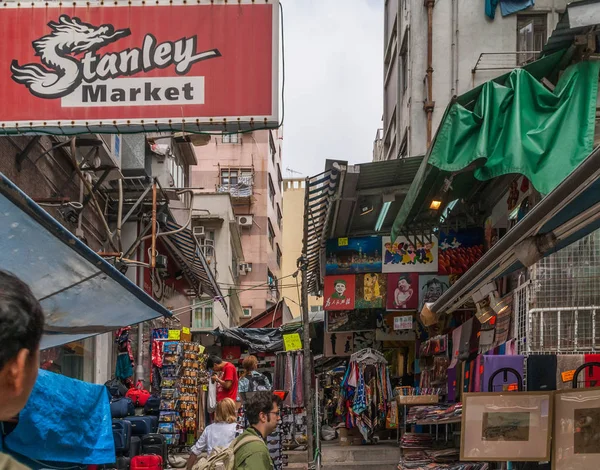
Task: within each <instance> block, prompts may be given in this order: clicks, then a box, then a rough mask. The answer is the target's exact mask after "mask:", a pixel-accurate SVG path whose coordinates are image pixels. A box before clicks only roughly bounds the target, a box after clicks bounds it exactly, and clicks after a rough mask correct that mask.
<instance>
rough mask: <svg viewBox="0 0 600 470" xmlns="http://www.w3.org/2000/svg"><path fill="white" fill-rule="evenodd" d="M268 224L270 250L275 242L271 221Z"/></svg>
mask: <svg viewBox="0 0 600 470" xmlns="http://www.w3.org/2000/svg"><path fill="white" fill-rule="evenodd" d="M268 224H269V227H268V228H269V245H271V248H273V241H274V240H275V230H273V224H272V223H271V221H270V220H269V221H268Z"/></svg>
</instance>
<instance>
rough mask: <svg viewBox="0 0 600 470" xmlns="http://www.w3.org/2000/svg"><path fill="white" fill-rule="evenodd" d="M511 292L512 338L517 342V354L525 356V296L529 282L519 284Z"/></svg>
mask: <svg viewBox="0 0 600 470" xmlns="http://www.w3.org/2000/svg"><path fill="white" fill-rule="evenodd" d="M520 280H521V279H519V287H517V288H516V289H515V290H514V292H513V312H514V319H515V322H514V335H513V336H514V337H515V338H516V340H517V352H518V354H525V353H526V351H527V341H526V339H527V313H528V310H527V307H528V301H527V294H528V292H529V290H528V289H529V282H527V283H526V284H521V283H520Z"/></svg>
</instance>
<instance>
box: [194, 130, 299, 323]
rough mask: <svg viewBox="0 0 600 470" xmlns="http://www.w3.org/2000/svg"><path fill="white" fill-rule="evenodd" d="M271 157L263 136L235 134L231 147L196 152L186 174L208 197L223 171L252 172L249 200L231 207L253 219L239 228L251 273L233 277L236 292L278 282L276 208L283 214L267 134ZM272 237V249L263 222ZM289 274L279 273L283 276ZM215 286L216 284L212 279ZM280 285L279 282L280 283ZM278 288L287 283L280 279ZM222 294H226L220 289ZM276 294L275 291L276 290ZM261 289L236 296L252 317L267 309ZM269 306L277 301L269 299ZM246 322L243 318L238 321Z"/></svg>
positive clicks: (276, 160) (277, 166)
mask: <svg viewBox="0 0 600 470" xmlns="http://www.w3.org/2000/svg"><path fill="white" fill-rule="evenodd" d="M272 136H273V143H274V146H275V150H276V151H275V153H274V154H273V152H272V151H271V145H270V143H269V131H267V130H263V131H255V132H252V133H246V134H239V135H238V136H237V139H238V142H237V143H224V142H223V138H222V136H212V138H211V141H210V142H209V143H208V145H206V146H203V147H196V155H197V158H198V165H197V166H196V167H192V168H191V186H192V187H193V188H201V190H204V191H206V192H214V191H215V190H218V186H220V174H221V171H222V170H228V169H238V168H239V169H242V168H243V169H250V168H252V169H253V171H254V186H253V193H252V197H251V198H247V199H246V200H235V201H234V206H233V209H234V213H235V215H250V214H251V215H253V218H254V223H253V225H252V227H240V232H241V238H242V247H243V251H244V259H245V262H247V263H252V272H250V273H248V274H246V275H244V276H240V277H239V282H240V289H242V290H243V289H248V288H250V287H253V286H257V285H259V284H265V283H266V282H267V273H268V270H270V271H271V273H272V274H273V275H274V276H276V277H277V279H278V280H279V279H280V278H281V277H282V273H281V268H280V266H279V265H278V263H277V246H278V245H279V248H280V250H281V251H283V246H282V231H281V227H280V226H279V225H278V217H277V207H278V206H279V210H280V211H281V213H283V197H282V185H281V184H280V183H279V175H280V174H281V171H283V170H282V169H281V164H282V163H281V139H279V134H278V132H277V131H272ZM269 177H270V178H271V181H272V182H273V187H274V188H275V197H274V203H273V204H272V203H271V201H270V199H269ZM268 221H270V222H271V225H272V227H273V232H274V233H275V237H274V242H273V247H271V245H270V243H269V240H268V225H269V222H268ZM286 274H291V273H283V275H286ZM217 282H218V279H217ZM280 282H281V281H280ZM282 282H283V283H286V282H287V283H289V282H290V281H289V279H284V280H283V281H282ZM222 290H223V291H224V292H226V291H227V289H226V288H223V289H222ZM280 291H281V289H280ZM268 299H270V300H273V299H272V298H271V296H270V295H269V292H268V290H267V286H266V285H264V286H261V287H257V288H256V289H253V290H248V291H246V292H241V293H240V302H241V304H242V306H243V307H251V308H252V317H254V316H256V315H259V314H260V313H262V312H263V311H265V310H266V309H267V308H268V307H270V306H271V305H273V303H268V302H267V301H268ZM274 300H275V301H276V300H277V299H274ZM242 321H243V322H244V321H247V318H245V319H242Z"/></svg>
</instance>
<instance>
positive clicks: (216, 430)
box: [187, 398, 237, 470]
mask: <svg viewBox="0 0 600 470" xmlns="http://www.w3.org/2000/svg"><path fill="white" fill-rule="evenodd" d="M236 421H237V408H236V405H235V402H234V401H233V400H232V399H231V398H224V399H223V400H221V401H220V402H218V403H217V409H216V411H215V422H214V423H213V424H210V425H208V426H207V427H206V429H205V430H204V432H203V433H202V435H201V436H200V439H198V442H196V444H194V446H193V447H192V453H191V454H190V457H189V459H188V462H187V469H188V470H191V468H192V467H193V466H194V463H195V462H196V460H198V457H199V456H200V455H201V454H202V453H203V452H206V453H207V454H208V457H210V454H211V453H212V451H213V449H215V448H216V447H221V448H225V447H228V446H229V444H230V443H231V441H233V440H234V439H235V434H236V427H237V424H236Z"/></svg>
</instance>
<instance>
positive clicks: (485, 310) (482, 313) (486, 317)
mask: <svg viewBox="0 0 600 470" xmlns="http://www.w3.org/2000/svg"><path fill="white" fill-rule="evenodd" d="M475 317H476V318H477V320H479V323H481V324H482V325H483V324H484V323H487V322H489V321H490V320H491V319H492V318H493V317H494V311H493V310H492V309H491V308H490V306H489V305H485V306H483V307H482V306H481V304H477V312H476V313H475Z"/></svg>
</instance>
